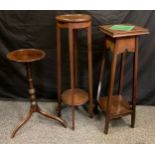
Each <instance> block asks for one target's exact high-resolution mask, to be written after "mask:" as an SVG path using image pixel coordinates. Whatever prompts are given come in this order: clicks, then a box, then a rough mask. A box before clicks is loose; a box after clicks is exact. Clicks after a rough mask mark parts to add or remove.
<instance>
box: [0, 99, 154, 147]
mask: <svg viewBox="0 0 155 155" xmlns="http://www.w3.org/2000/svg"><path fill="white" fill-rule="evenodd" d="M39 104H40V106H41V107H42V108H43V109H44V110H45V111H48V112H50V113H54V110H55V106H56V103H51V102H40V103H39ZM28 108H29V103H28V102H11V101H1V102H0V143H51V144H53V143H59V144H62V143H69V144H70V143H82V144H83V143H93V144H94V143H140V144H141V143H155V106H154V107H153V106H137V117H136V118H137V119H136V127H135V128H134V129H132V128H130V127H129V125H130V116H127V117H123V119H118V120H115V121H112V122H111V124H110V130H109V134H108V135H105V134H104V133H103V128H104V115H103V114H102V113H101V114H100V115H98V116H95V117H94V118H93V119H90V118H89V117H87V114H86V112H85V111H84V110H83V109H82V108H80V109H78V110H77V111H76V129H75V131H72V130H71V128H70V127H71V111H70V109H69V108H65V109H63V113H62V114H63V118H64V119H65V120H66V121H67V122H68V128H63V127H62V126H61V125H60V124H59V123H57V122H55V121H51V120H47V119H45V118H44V117H42V116H39V114H34V115H33V116H32V118H31V119H30V121H29V122H28V123H27V124H26V125H25V126H23V127H22V128H21V129H20V130H19V132H18V133H17V135H16V137H15V138H14V139H11V138H10V135H11V132H12V129H13V128H14V127H15V126H16V125H17V123H18V121H19V120H20V119H21V118H22V116H24V114H25V113H26V112H27V111H28Z"/></svg>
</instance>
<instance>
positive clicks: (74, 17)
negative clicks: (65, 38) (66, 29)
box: [56, 14, 91, 23]
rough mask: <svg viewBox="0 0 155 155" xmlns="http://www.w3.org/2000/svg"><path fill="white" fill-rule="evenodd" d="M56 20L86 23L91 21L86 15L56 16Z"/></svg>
mask: <svg viewBox="0 0 155 155" xmlns="http://www.w3.org/2000/svg"><path fill="white" fill-rule="evenodd" d="M56 20H57V21H60V22H73V23H74V22H75V23H76V22H87V21H90V20H91V16H89V15H86V14H65V15H58V16H56Z"/></svg>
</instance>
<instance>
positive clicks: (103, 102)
mask: <svg viewBox="0 0 155 155" xmlns="http://www.w3.org/2000/svg"><path fill="white" fill-rule="evenodd" d="M99 105H100V107H101V109H102V110H103V111H104V112H105V113H106V112H107V105H108V97H101V98H100V102H99ZM109 111H110V112H109V115H110V119H112V118H119V117H121V116H123V115H127V114H129V113H130V114H131V113H132V109H131V107H130V106H129V104H128V101H126V100H125V99H124V98H123V97H122V96H121V95H116V96H112V98H111V106H110V110H109Z"/></svg>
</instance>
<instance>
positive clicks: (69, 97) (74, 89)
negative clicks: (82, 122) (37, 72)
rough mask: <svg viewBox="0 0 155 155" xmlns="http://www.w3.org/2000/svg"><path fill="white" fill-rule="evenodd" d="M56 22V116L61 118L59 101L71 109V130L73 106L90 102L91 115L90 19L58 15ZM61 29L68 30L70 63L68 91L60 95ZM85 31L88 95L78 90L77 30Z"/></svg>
mask: <svg viewBox="0 0 155 155" xmlns="http://www.w3.org/2000/svg"><path fill="white" fill-rule="evenodd" d="M56 20H57V66H58V71H57V73H58V115H59V116H61V101H63V102H64V103H66V104H68V105H69V106H71V107H72V128H73V130H74V128H75V106H79V105H82V104H84V103H86V102H87V101H88V100H90V108H89V113H90V115H91V116H92V115H93V78H92V43H91V42H92V38H91V17H90V16H89V15H83V14H67V15H59V16H57V17H56ZM61 29H68V36H69V63H70V89H68V90H66V91H64V92H63V94H62V88H61V81H62V79H61V78H62V74H61V72H62V63H61V33H60V31H61ZM80 29H84V30H86V31H87V38H88V40H87V44H88V83H89V94H88V93H87V92H86V91H84V90H82V89H79V88H78V61H77V57H78V51H77V46H78V45H77V40H78V30H80Z"/></svg>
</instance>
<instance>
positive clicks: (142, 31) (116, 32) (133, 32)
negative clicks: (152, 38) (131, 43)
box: [100, 24, 149, 38]
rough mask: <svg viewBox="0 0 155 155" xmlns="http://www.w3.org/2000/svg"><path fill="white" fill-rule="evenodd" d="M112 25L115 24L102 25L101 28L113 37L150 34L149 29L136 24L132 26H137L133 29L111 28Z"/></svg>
mask: <svg viewBox="0 0 155 155" xmlns="http://www.w3.org/2000/svg"><path fill="white" fill-rule="evenodd" d="M122 25H131V24H122ZM111 26H113V25H103V26H100V30H101V31H102V32H104V33H105V34H107V35H109V36H111V37H113V38H117V37H125V36H137V35H144V34H149V30H148V29H145V28H142V27H140V26H136V25H132V26H135V27H134V29H133V30H131V31H122V30H111V29H110V28H111Z"/></svg>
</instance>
